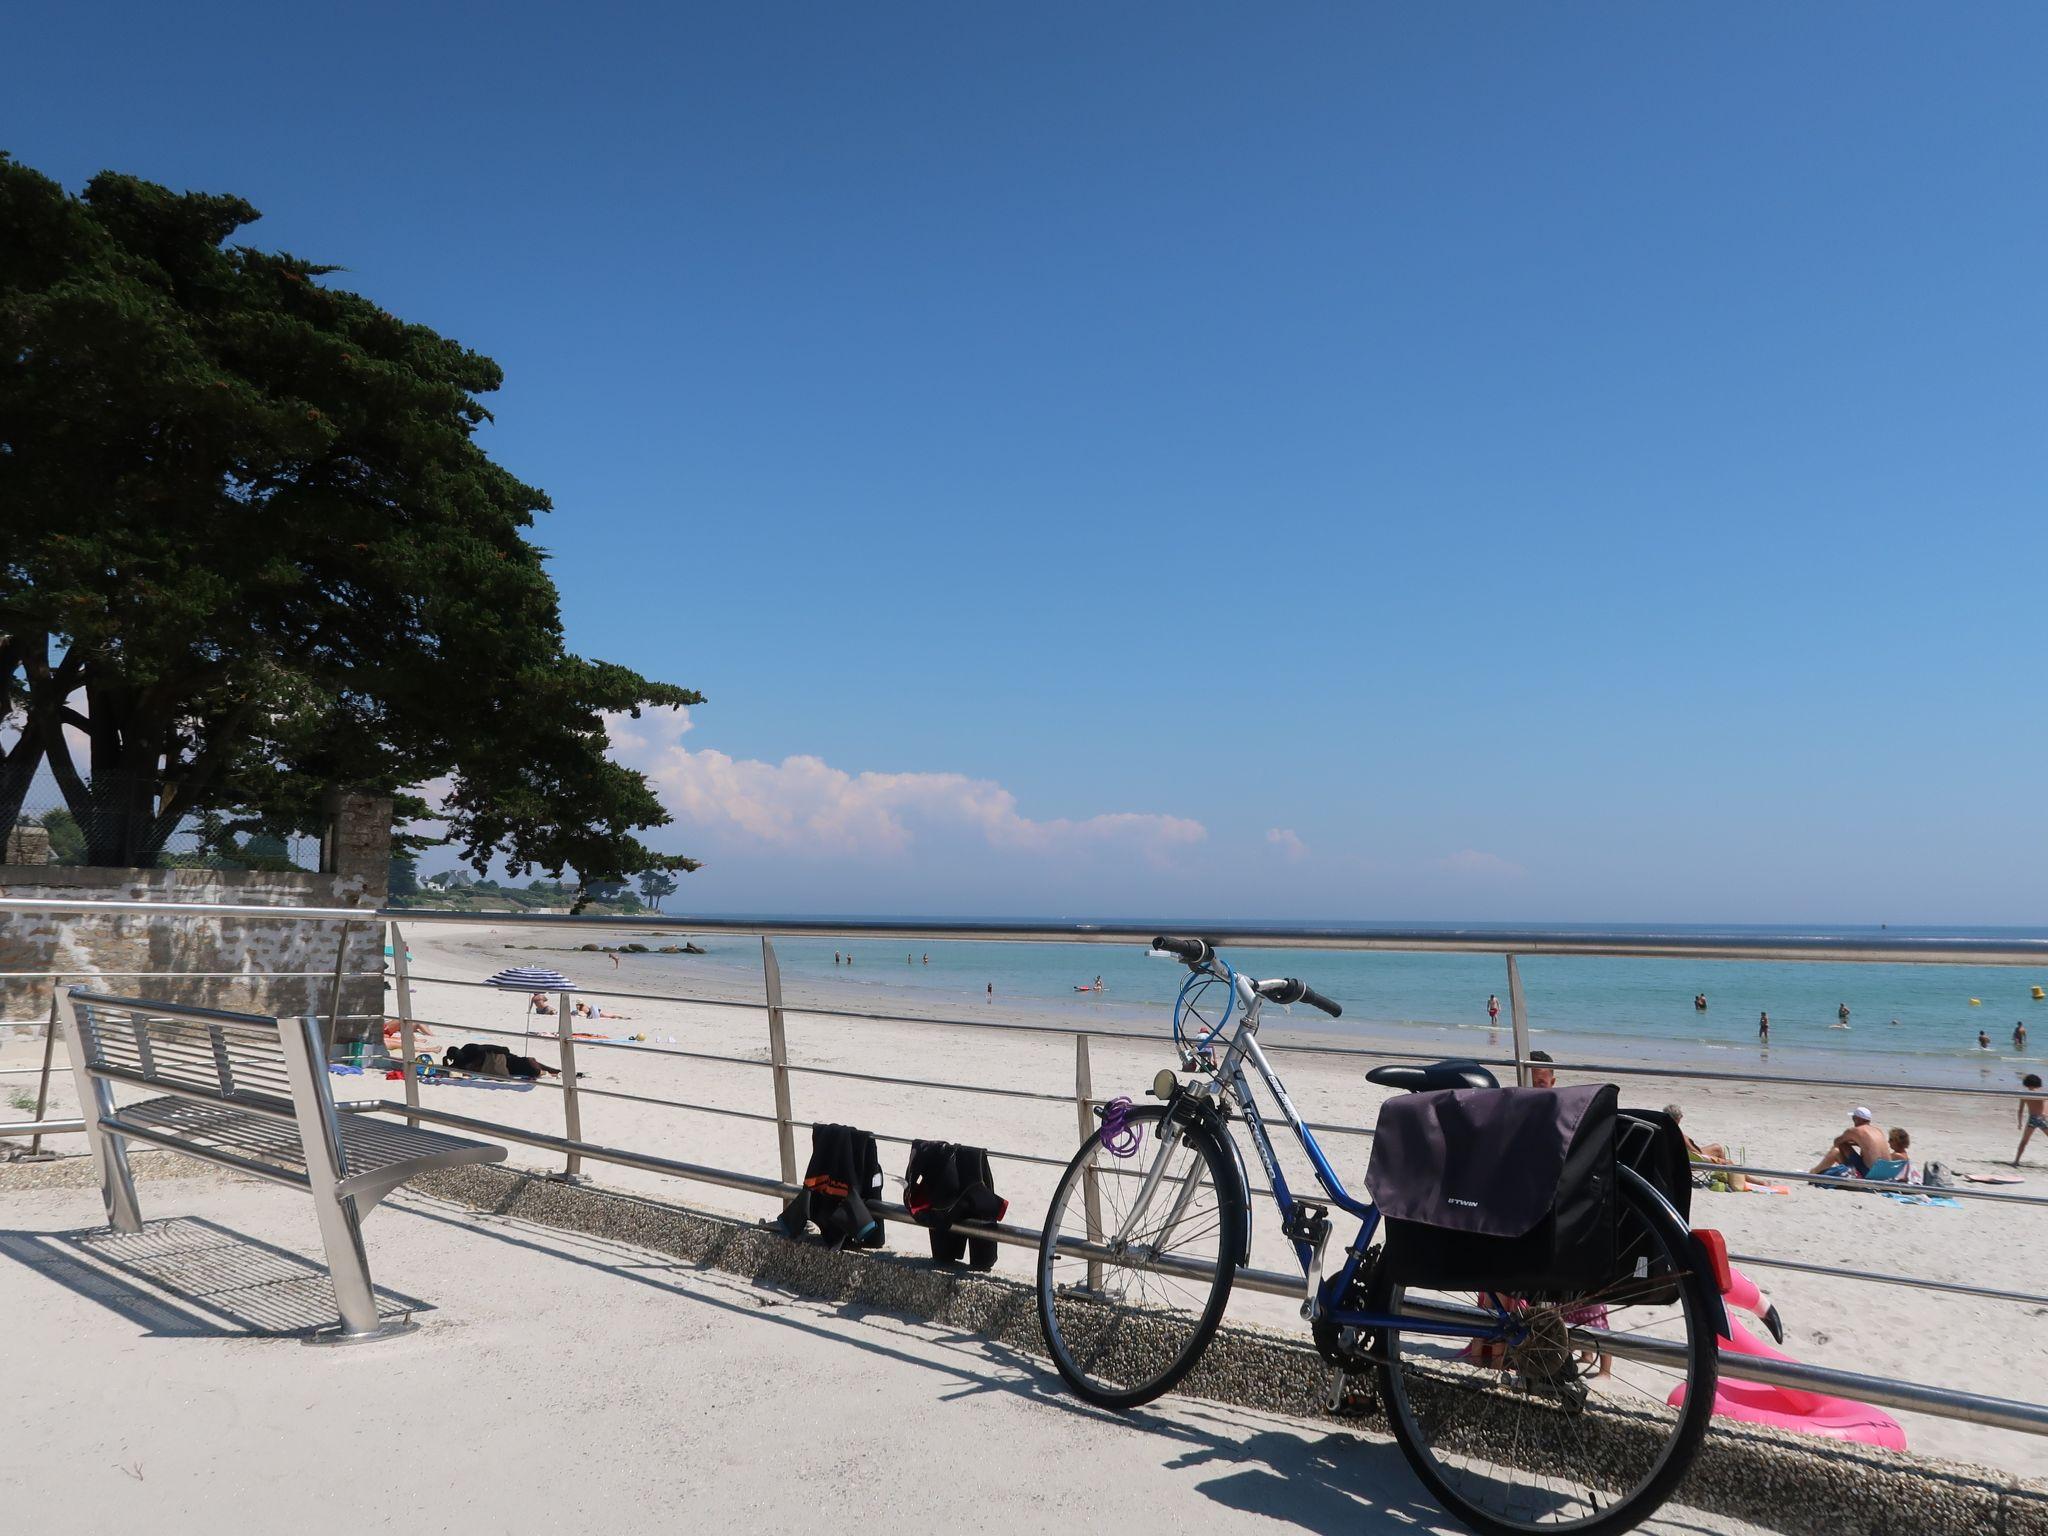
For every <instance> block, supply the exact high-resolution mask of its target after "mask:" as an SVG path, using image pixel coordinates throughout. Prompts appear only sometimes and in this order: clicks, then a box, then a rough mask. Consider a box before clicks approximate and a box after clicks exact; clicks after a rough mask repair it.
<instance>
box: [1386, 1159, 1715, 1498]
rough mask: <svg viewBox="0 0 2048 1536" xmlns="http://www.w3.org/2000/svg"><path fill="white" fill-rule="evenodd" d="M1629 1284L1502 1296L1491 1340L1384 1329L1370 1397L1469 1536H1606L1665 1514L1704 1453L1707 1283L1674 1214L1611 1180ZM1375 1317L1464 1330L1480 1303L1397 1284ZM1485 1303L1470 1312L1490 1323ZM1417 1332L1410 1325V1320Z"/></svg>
mask: <svg viewBox="0 0 2048 1536" xmlns="http://www.w3.org/2000/svg"><path fill="white" fill-rule="evenodd" d="M1620 1172H1621V1178H1620V1180H1619V1188H1618V1189H1617V1191H1616V1193H1617V1195H1618V1197H1619V1200H1620V1202H1621V1208H1620V1211H1619V1212H1618V1215H1619V1218H1620V1223H1619V1228H1618V1232H1619V1235H1620V1237H1621V1241H1622V1244H1623V1251H1624V1252H1625V1253H1628V1254H1630V1255H1631V1256H1632V1257H1633V1258H1634V1259H1635V1260H1636V1262H1635V1263H1634V1264H1632V1265H1631V1266H1630V1268H1631V1270H1632V1273H1630V1274H1628V1275H1625V1276H1623V1277H1622V1278H1620V1279H1618V1280H1616V1281H1614V1282H1613V1283H1612V1284H1609V1285H1606V1286H1602V1287H1599V1288H1596V1289H1591V1290H1588V1291H1587V1292H1586V1293H1585V1294H1583V1295H1573V1296H1566V1297H1559V1296H1515V1295H1509V1294H1506V1293H1499V1294H1498V1296H1497V1300H1498V1302H1499V1304H1500V1306H1501V1307H1503V1308H1505V1309H1506V1311H1507V1312H1508V1314H1509V1319H1510V1320H1509V1322H1508V1323H1506V1324H1504V1325H1503V1326H1502V1327H1501V1328H1500V1329H1499V1330H1498V1332H1497V1334H1496V1336H1494V1337H1489V1338H1483V1339H1476V1340H1474V1339H1464V1338H1454V1337H1450V1336H1447V1335H1444V1334H1440V1333H1439V1334H1432V1333H1428V1332H1424V1331H1416V1330H1404V1329H1395V1328H1390V1329H1387V1330H1386V1332H1385V1336H1384V1347H1385V1354H1384V1356H1383V1357H1382V1361H1381V1365H1380V1390H1381V1396H1382V1399H1383V1400H1384V1402H1385V1403H1386V1407H1387V1416H1388V1419H1389V1421H1390V1422H1391V1425H1392V1428H1393V1431H1394V1438H1395V1439H1396V1440H1397V1441H1399V1442H1400V1446H1401V1449H1402V1451H1403V1452H1404V1453H1405V1454H1406V1455H1407V1457H1408V1461H1409V1464H1410V1465H1411V1466H1413V1467H1414V1469H1415V1472H1416V1475H1417V1476H1418V1477H1420V1478H1421V1479H1422V1481H1423V1483H1424V1484H1425V1485H1426V1486H1427V1487H1428V1488H1429V1491H1430V1492H1431V1493H1432V1494H1434V1495H1435V1496H1436V1498H1437V1500H1438V1501H1439V1502H1440V1503H1441V1504H1442V1505H1443V1506H1444V1508H1445V1509H1447V1510H1449V1511H1450V1512H1451V1513H1452V1514H1453V1515H1455V1516H1457V1517H1458V1518H1459V1519H1460V1520H1462V1521H1464V1522H1465V1523H1466V1524H1467V1525H1469V1526H1471V1527H1472V1529H1473V1530H1475V1531H1477V1532H1479V1533H1480V1536H1524V1533H1532V1532H1541V1533H1544V1536H1552V1533H1569V1536H1614V1533H1616V1532H1620V1531H1627V1530H1632V1529H1634V1527H1635V1526H1636V1525H1638V1524H1639V1523H1640V1522H1642V1521H1643V1520H1645V1519H1647V1518H1648V1517H1649V1516H1650V1515H1651V1514H1652V1513H1654V1512H1655V1511H1656V1509H1657V1508H1658V1507H1659V1506H1660V1505H1661V1504H1663V1502H1664V1500H1665V1499H1666V1498H1668V1497H1669V1496H1670V1494H1671V1490H1672V1489H1673V1488H1674V1487H1676V1486H1677V1484H1678V1480H1679V1479H1680V1478H1681V1477H1683V1476H1684V1475H1685V1472H1686V1469H1687V1468H1688V1467H1689V1466H1691V1465H1692V1460H1693V1457H1694V1456H1695V1455H1697V1454H1698V1452H1699V1446H1700V1440H1701V1438H1702V1437H1703V1436H1704V1435H1705V1433H1706V1429H1707V1418H1708V1416H1709V1414H1711V1413H1712V1411H1713V1406H1714V1386H1715V1382H1716V1379H1717V1377H1718V1375H1719V1362H1720V1357H1719V1355H1718V1353H1717V1349H1716V1343H1715V1338H1714V1332H1715V1325H1714V1323H1713V1321H1712V1318H1713V1316H1714V1311H1713V1306H1712V1298H1713V1281H1712V1279H1711V1277H1710V1275H1709V1274H1708V1272H1707V1269H1706V1266H1705V1264H1704V1262H1703V1261H1702V1260H1700V1259H1699V1258H1698V1257H1697V1256H1696V1254H1695V1250H1694V1248H1693V1245H1692V1241H1691V1238H1690V1235H1689V1234H1688V1233H1687V1231H1686V1229H1685V1226H1684V1224H1683V1223H1682V1222H1681V1221H1680V1220H1679V1219H1678V1217H1677V1215H1676V1214H1675V1213H1674V1212H1672V1210H1671V1209H1670V1208H1669V1207H1668V1206H1667V1205H1665V1203H1664V1201H1663V1200H1662V1199H1661V1198H1660V1197H1659V1196H1658V1195H1657V1194H1656V1193H1655V1192H1654V1191H1653V1190H1652V1189H1651V1188H1650V1186H1649V1185H1648V1184H1646V1183H1644V1182H1643V1181H1642V1179H1641V1178H1640V1177H1638V1176H1637V1175H1636V1174H1635V1173H1633V1172H1632V1171H1631V1170H1628V1169H1625V1168H1624V1169H1622V1170H1620ZM1390 1270H1391V1272H1389V1273H1385V1274H1383V1275H1382V1276H1381V1277H1380V1280H1379V1283H1378V1285H1377V1287H1376V1289H1377V1290H1378V1292H1379V1295H1380V1298H1381V1299H1380V1304H1379V1305H1378V1306H1377V1307H1375V1308H1374V1310H1376V1311H1381V1312H1384V1313H1386V1314H1389V1315H1391V1316H1395V1317H1410V1316H1415V1315H1416V1314H1426V1313H1427V1312H1428V1311H1429V1310H1430V1309H1431V1308H1437V1309H1440V1310H1444V1311H1462V1312H1463V1313H1464V1314H1465V1315H1467V1316H1470V1315H1471V1313H1472V1308H1473V1305H1474V1302H1475V1298H1474V1297H1473V1296H1472V1294H1471V1293H1470V1292H1466V1293H1464V1294H1453V1293H1449V1292H1440V1291H1433V1290H1428V1289H1424V1288H1422V1287H1418V1286H1411V1285H1408V1284H1405V1283H1404V1282H1403V1281H1402V1279H1401V1276H1400V1274H1399V1272H1398V1261H1396V1262H1395V1263H1394V1264H1393V1265H1391V1266H1390ZM1494 1299H1495V1298H1492V1297H1480V1298H1477V1300H1478V1302H1479V1303H1480V1304H1481V1305H1482V1306H1484V1307H1486V1308H1487V1310H1489V1311H1491V1310H1493V1300H1494ZM1418 1320H1419V1319H1418Z"/></svg>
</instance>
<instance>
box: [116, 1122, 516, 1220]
mask: <svg viewBox="0 0 2048 1536" xmlns="http://www.w3.org/2000/svg"><path fill="white" fill-rule="evenodd" d="M283 1108H284V1110H285V1112H286V1113H290V1106H289V1105H285V1106H283ZM101 1125H102V1126H103V1127H104V1128H105V1129H107V1130H110V1131H115V1132H118V1133H120V1134H121V1135H124V1136H132V1137H134V1138H135V1139H136V1140H137V1141H146V1142H149V1143H150V1144H151V1145H154V1146H160V1147H168V1148H170V1149H172V1150H173V1151H179V1152H187V1153H200V1152H201V1151H202V1149H211V1150H213V1151H215V1152H218V1153H222V1154H225V1155H224V1156H221V1157H218V1158H214V1159H209V1160H210V1161H217V1162H222V1163H226V1164H227V1165H228V1166H230V1167H237V1168H241V1169H242V1171H244V1172H249V1173H255V1174H257V1175H258V1176H259V1177H269V1178H277V1177H278V1175H279V1174H282V1175H283V1176H284V1177H283V1179H282V1180H281V1181H280V1182H290V1183H294V1184H306V1183H308V1178H307V1174H306V1149H305V1147H304V1146H303V1145H302V1144H301V1142H300V1140H299V1130H298V1127H297V1126H296V1125H294V1124H292V1123H290V1122H288V1121H284V1120H280V1119H278V1118H276V1115H275V1114H274V1113H273V1114H264V1113H262V1112H260V1111H257V1110H250V1109H234V1108H230V1107H229V1106H228V1105H225V1104H200V1103H195V1102H194V1101H192V1100H190V1099H185V1098H179V1097H176V1096H173V1095H166V1096H165V1097H163V1098H160V1099H144V1100H143V1101H142V1102H141V1103H139V1104H124V1105H122V1106H121V1108H120V1109H119V1110H117V1111H116V1112H115V1113H114V1114H113V1115H111V1116H108V1117H105V1118H103V1119H102V1121H101ZM335 1128H336V1130H337V1131H338V1132H339V1133H340V1136H341V1157H342V1175H343V1176H342V1178H341V1181H340V1182H339V1183H338V1184H336V1185H335V1186H334V1188H335V1193H337V1194H342V1195H353V1196H354V1197H355V1200H356V1207H357V1209H358V1210H359V1211H360V1212H361V1213H362V1214H364V1215H368V1214H369V1212H370V1210H371V1209H372V1208H373V1207H374V1206H375V1205H376V1204H377V1202H378V1201H380V1200H382V1199H383V1198H384V1197H385V1196H386V1195H388V1194H390V1193H391V1191H392V1190H394V1189H396V1188H397V1187H398V1186H399V1185H401V1184H403V1183H404V1182H405V1181H406V1180H407V1179H410V1178H413V1177H415V1176H416V1175H418V1174H422V1173H426V1172H428V1171H430V1170H432V1169H435V1168H460V1167H463V1166H465V1165H467V1164H470V1163H501V1162H503V1161H504V1160H505V1149H504V1148H503V1147H499V1146H491V1145H488V1144H486V1143H483V1142H476V1141H468V1140H464V1139H463V1138H461V1137H458V1136H444V1135H442V1134H441V1133H440V1132H439V1131H428V1130H421V1129H418V1128H416V1127H413V1126H408V1125H401V1124H399V1123H397V1122H395V1121H391V1120H385V1119H383V1118H382V1117H381V1116H380V1117H375V1118H373V1117H371V1116H369V1115H352V1114H344V1115H339V1116H337V1117H336V1126H335ZM252 1163H253V1164H259V1165H260V1164H274V1165H277V1166H276V1167H270V1168H266V1167H260V1166H257V1167H252V1166H249V1165H250V1164H252Z"/></svg>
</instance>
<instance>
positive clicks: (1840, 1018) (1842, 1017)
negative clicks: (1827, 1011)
mask: <svg viewBox="0 0 2048 1536" xmlns="http://www.w3.org/2000/svg"><path fill="white" fill-rule="evenodd" d="M1835 1022H1836V1023H1838V1024H1846V1023H1848V1022H1849V1005H1848V1004H1847V1003H1843V1004H1841V1005H1840V1006H1839V1007H1837V1008H1836V1009H1835Z"/></svg>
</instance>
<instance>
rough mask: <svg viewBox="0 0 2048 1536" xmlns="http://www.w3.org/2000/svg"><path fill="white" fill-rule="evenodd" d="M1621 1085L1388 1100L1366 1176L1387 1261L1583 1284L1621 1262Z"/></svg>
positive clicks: (1566, 1288)
mask: <svg viewBox="0 0 2048 1536" xmlns="http://www.w3.org/2000/svg"><path fill="white" fill-rule="evenodd" d="M1615 1096H1616V1095H1615V1087H1614V1085H1613V1084H1612V1083H1599V1084H1586V1085H1584V1086H1580V1087H1572V1088H1448V1089H1441V1090H1438V1091H1436V1092H1433V1093H1407V1094H1401V1095H1399V1096H1397V1097H1395V1098H1392V1099H1389V1100H1387V1102H1386V1103H1385V1104H1384V1105H1382V1106H1381V1107H1380V1118H1379V1127H1378V1129H1377V1131H1375V1133H1374V1136H1373V1144H1372V1162H1371V1164H1370V1165H1369V1166H1368V1168H1367V1170H1366V1175H1365V1182H1366V1187H1367V1188H1368V1189H1370V1190H1371V1191H1372V1197H1373V1200H1374V1202H1375V1203H1376V1204H1377V1205H1378V1206H1379V1208H1380V1214H1381V1215H1382V1216H1383V1217H1384V1218H1385V1220H1386V1225H1387V1263H1388V1265H1389V1271H1388V1272H1389V1273H1390V1274H1391V1275H1392V1276H1393V1277H1394V1278H1395V1279H1396V1280H1400V1281H1404V1282H1406V1283H1407V1284H1409V1285H1413V1286H1422V1287H1426V1288H1428V1289H1431V1290H1449V1291H1506V1292H1511V1293H1513V1294H1516V1295H1524V1296H1526V1295H1529V1294H1531V1293H1538V1292H1540V1293H1559V1294H1578V1293H1583V1292H1585V1291H1589V1290H1595V1289H1598V1288H1600V1287H1601V1286H1604V1285H1606V1284H1607V1283H1608V1282H1609V1280H1611V1279H1612V1278H1613V1276H1614V1273H1615V1262H1616V1253H1615V1236H1616V1234H1615V1208H1616V1204H1617V1202H1616V1198H1615V1188H1614V1185H1615V1172H1614V1146H1615Z"/></svg>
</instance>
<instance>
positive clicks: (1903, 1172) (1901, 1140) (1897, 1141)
mask: <svg viewBox="0 0 2048 1536" xmlns="http://www.w3.org/2000/svg"><path fill="white" fill-rule="evenodd" d="M1885 1145H1886V1146H1887V1147H1888V1148H1890V1150H1891V1155H1892V1157H1891V1160H1892V1161H1893V1162H1895V1163H1903V1164H1905V1166H1904V1167H1903V1168H1901V1169H1900V1170H1899V1171H1898V1172H1897V1173H1895V1174H1893V1175H1892V1180H1893V1182H1895V1183H1899V1184H1918V1183H1919V1182H1920V1170H1919V1169H1917V1168H1915V1167H1914V1166H1913V1133H1912V1132H1911V1131H1909V1130H1907V1129H1906V1128H1905V1127H1904V1126H1902V1125H1895V1126H1893V1127H1892V1128H1891V1130H1890V1132H1889V1133H1888V1134H1887V1135H1886V1136H1885Z"/></svg>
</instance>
